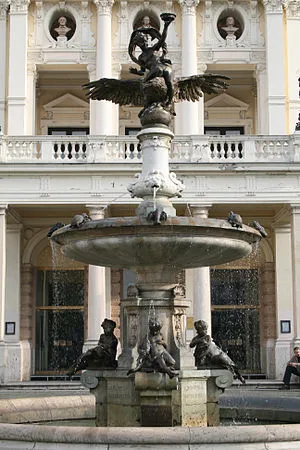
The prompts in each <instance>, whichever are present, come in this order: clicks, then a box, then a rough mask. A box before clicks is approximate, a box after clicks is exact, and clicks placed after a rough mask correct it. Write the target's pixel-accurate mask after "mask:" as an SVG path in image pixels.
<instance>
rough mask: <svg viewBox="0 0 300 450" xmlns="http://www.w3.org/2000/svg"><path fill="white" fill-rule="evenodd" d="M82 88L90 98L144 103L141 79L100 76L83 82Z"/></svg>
mask: <svg viewBox="0 0 300 450" xmlns="http://www.w3.org/2000/svg"><path fill="white" fill-rule="evenodd" d="M83 88H84V89H86V90H88V92H87V94H86V96H87V97H88V98H90V99H92V100H109V101H111V102H113V103H117V104H119V105H133V106H143V105H144V96H143V90H142V81H141V80H117V79H115V78H100V80H96V81H91V82H90V83H87V84H84V85H83Z"/></svg>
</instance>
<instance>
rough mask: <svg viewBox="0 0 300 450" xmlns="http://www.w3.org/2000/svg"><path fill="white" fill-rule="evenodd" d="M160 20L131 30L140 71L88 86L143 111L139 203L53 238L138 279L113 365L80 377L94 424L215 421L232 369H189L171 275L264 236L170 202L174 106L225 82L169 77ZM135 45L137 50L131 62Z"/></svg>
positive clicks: (220, 259) (225, 257) (245, 250)
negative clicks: (131, 210)
mask: <svg viewBox="0 0 300 450" xmlns="http://www.w3.org/2000/svg"><path fill="white" fill-rule="evenodd" d="M161 19H162V20H163V22H164V28H163V32H162V33H161V34H160V33H158V31H157V30H155V32H154V30H153V29H152V28H151V27H145V28H143V27H141V28H139V29H137V30H135V31H134V32H133V33H132V36H131V39H130V44H129V55H130V57H131V58H132V60H133V61H134V62H135V63H136V64H138V65H139V70H137V69H135V68H132V69H131V72H132V73H134V74H136V75H137V78H136V79H130V80H112V79H100V80H98V81H95V82H91V83H89V84H88V85H86V88H87V89H88V96H89V97H90V98H91V99H96V100H103V99H106V100H111V101H113V102H115V103H119V104H133V105H140V106H143V109H142V110H141V112H140V114H139V117H140V120H141V124H142V130H141V131H140V133H139V134H138V135H137V138H138V140H139V142H140V147H141V151H142V154H143V169H142V173H141V174H140V175H138V176H137V178H136V180H135V181H134V182H133V183H131V184H130V186H129V187H128V190H129V192H130V193H131V195H132V197H138V198H141V199H142V201H141V203H140V204H139V206H138V208H137V210H136V216H134V217H122V218H105V219H101V220H88V218H87V217H85V216H76V217H75V218H74V220H73V222H72V224H71V225H67V226H64V227H62V228H59V229H58V230H56V231H54V232H53V233H52V235H51V239H52V240H53V241H54V242H55V243H56V244H57V245H58V246H59V247H60V248H61V251H62V252H63V253H64V254H65V255H66V256H67V257H70V258H73V259H75V260H77V261H81V262H83V263H86V264H92V265H99V266H107V267H118V268H119V267H122V268H129V269H132V270H134V271H136V274H137V283H136V287H137V293H134V292H133V295H131V296H128V298H126V299H124V300H123V303H122V307H123V309H124V316H125V318H126V320H125V323H123V327H124V332H123V335H124V342H123V343H122V344H123V349H122V354H121V355H120V357H119V359H118V367H116V366H115V365H114V364H112V365H111V366H107V367H103V365H102V366H101V365H100V366H99V365H98V366H97V365H96V364H95V365H94V367H93V366H92V365H91V366H88V368H87V370H85V371H84V372H83V373H82V376H81V380H82V382H83V384H84V385H85V386H87V387H89V388H90V390H91V392H93V393H94V394H95V396H96V424H97V426H115V427H117V426H121V427H132V426H175V425H180V426H207V425H208V426H212V425H217V424H218V423H219V412H218V407H217V401H218V397H219V395H220V393H221V392H222V391H223V390H224V388H226V387H228V386H230V385H231V383H232V381H233V377H234V375H235V372H234V371H230V370H227V369H226V364H225V365H224V364H223V365H222V364H209V360H208V359H207V358H206V364H205V365H201V363H199V359H198V363H197V359H196V363H197V365H198V369H197V368H196V367H195V362H194V358H193V355H192V352H191V350H190V349H189V348H187V347H186V343H185V321H186V320H185V319H186V314H185V313H186V309H187V308H188V306H189V302H188V301H187V299H186V298H185V295H184V290H182V289H178V288H177V286H176V275H177V273H178V272H179V271H180V270H182V269H186V268H196V267H206V266H212V265H216V264H223V263H226V262H229V261H233V260H235V259H238V258H241V257H243V256H246V255H247V254H249V253H250V252H251V250H252V245H253V244H254V243H256V242H258V241H259V239H260V237H261V234H260V233H259V232H258V231H257V230H255V229H253V228H250V227H248V226H245V225H243V224H242V222H241V220H240V217H239V216H237V215H236V219H238V220H236V221H235V220H234V217H232V215H231V216H230V218H229V219H228V220H216V219H203V218H194V217H177V216H176V210H175V208H174V206H173V205H172V203H171V201H170V199H171V198H172V197H180V196H181V193H182V191H183V189H184V185H183V184H182V182H181V181H180V180H178V179H177V177H176V175H175V173H172V172H169V164H168V154H169V149H170V145H171V141H172V138H173V133H172V132H171V130H170V129H169V124H170V121H171V117H172V115H173V114H175V113H174V102H175V101H181V100H191V101H195V100H198V99H199V97H200V96H202V95H203V94H202V92H203V91H204V92H209V93H211V92H217V91H218V90H220V89H224V88H226V82H225V81H226V77H221V76H218V75H196V76H192V77H188V78H181V79H177V80H176V79H175V80H174V79H173V75H172V64H171V61H170V60H169V59H167V58H166V54H167V46H166V36H167V30H168V27H169V26H170V24H171V23H172V22H173V20H174V19H175V15H174V14H170V13H165V14H162V15H161ZM149 37H150V39H149ZM151 38H153V40H152V39H151ZM149 41H150V44H149ZM136 47H138V48H139V50H140V52H141V53H140V55H139V56H138V57H136V54H135V51H136ZM139 76H141V77H139ZM203 301H205V299H203ZM198 353H199V352H198ZM223 362H224V361H223ZM231 363H232V367H233V362H232V361H231ZM231 363H230V364H231ZM230 364H229V366H230Z"/></svg>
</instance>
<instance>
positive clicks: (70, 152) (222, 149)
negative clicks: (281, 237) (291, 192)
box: [0, 133, 300, 164]
mask: <svg viewBox="0 0 300 450" xmlns="http://www.w3.org/2000/svg"><path fill="white" fill-rule="evenodd" d="M141 162H142V152H141V150H140V146H139V143H138V140H137V138H136V137H134V136H0V164H26V163H27V164H37V163H40V164H49V163H50V164H51V163H52V164H93V163H125V164H128V163H141ZM270 162H281V163H294V162H300V133H295V134H293V135H288V136H282V135H281V136H254V135H253V136H207V135H198V136H178V137H175V138H174V140H173V142H172V145H171V149H170V163H193V164H197V163H210V164H220V163H228V164H235V163H237V164H238V163H244V164H245V163H270Z"/></svg>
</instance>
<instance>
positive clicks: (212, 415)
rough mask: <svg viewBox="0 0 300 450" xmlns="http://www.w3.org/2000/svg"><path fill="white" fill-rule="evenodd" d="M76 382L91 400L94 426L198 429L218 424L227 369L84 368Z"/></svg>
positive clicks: (230, 378)
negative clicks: (133, 370)
mask: <svg viewBox="0 0 300 450" xmlns="http://www.w3.org/2000/svg"><path fill="white" fill-rule="evenodd" d="M81 382H82V384H83V385H84V386H86V387H88V388H89V389H90V391H91V393H92V394H93V395H95V398H96V426H98V427H138V426H142V427H170V426H185V427H191V426H192V427H199V426H200V427H201V426H204V427H205V426H217V425H219V422H220V415H219V407H218V399H219V396H220V394H221V393H222V392H223V391H224V389H225V388H226V387H229V386H231V384H232V382H233V376H232V374H231V373H230V372H229V371H228V370H223V369H212V370H195V369H192V370H182V371H180V372H179V375H178V377H174V378H172V379H170V378H169V376H168V375H166V374H163V373H159V372H150V373H149V372H139V373H136V374H135V375H134V376H127V372H126V371H125V370H122V369H117V370H95V369H92V370H86V371H84V372H83V373H82V375H81Z"/></svg>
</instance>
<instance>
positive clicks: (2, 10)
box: [0, 0, 9, 132]
mask: <svg viewBox="0 0 300 450" xmlns="http://www.w3.org/2000/svg"><path fill="white" fill-rule="evenodd" d="M8 5H9V2H8V1H7V0H4V1H3V0H1V1H0V55H2V57H1V58H0V127H1V130H2V132H5V130H6V123H5V108H6V94H5V87H6V42H7V10H8Z"/></svg>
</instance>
